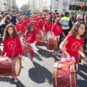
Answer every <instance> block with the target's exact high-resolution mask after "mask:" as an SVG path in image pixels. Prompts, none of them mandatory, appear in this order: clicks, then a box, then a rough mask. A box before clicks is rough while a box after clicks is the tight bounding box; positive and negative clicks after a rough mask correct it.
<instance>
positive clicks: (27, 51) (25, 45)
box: [22, 44, 32, 55]
mask: <svg viewBox="0 0 87 87" xmlns="http://www.w3.org/2000/svg"><path fill="white" fill-rule="evenodd" d="M22 49H23V55H25V54H27V53H29V52H30V51H31V50H32V47H31V46H30V45H29V44H23V46H22Z"/></svg>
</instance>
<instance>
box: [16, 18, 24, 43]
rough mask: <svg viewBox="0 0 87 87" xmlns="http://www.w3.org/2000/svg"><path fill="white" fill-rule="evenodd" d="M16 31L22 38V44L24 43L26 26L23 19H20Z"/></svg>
mask: <svg viewBox="0 0 87 87" xmlns="http://www.w3.org/2000/svg"><path fill="white" fill-rule="evenodd" d="M16 30H17V33H18V35H19V37H20V40H21V43H22V42H23V35H24V33H25V25H24V22H23V18H22V17H20V18H19V20H18V22H17V24H16Z"/></svg>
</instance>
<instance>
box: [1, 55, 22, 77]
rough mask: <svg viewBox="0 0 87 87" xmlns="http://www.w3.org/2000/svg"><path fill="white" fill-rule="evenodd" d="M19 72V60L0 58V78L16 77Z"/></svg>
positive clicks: (18, 58)
mask: <svg viewBox="0 0 87 87" xmlns="http://www.w3.org/2000/svg"><path fill="white" fill-rule="evenodd" d="M20 72H21V58H20V56H19V57H16V58H14V60H13V59H11V58H8V57H0V76H9V75H10V76H18V75H19V74H20Z"/></svg>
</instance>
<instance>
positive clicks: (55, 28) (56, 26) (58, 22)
mask: <svg viewBox="0 0 87 87" xmlns="http://www.w3.org/2000/svg"><path fill="white" fill-rule="evenodd" d="M61 33H62V34H63V37H65V34H64V33H63V30H62V25H61V19H60V18H57V19H56V22H55V23H54V25H53V27H52V34H54V35H55V36H56V37H58V42H59V40H60V34H61Z"/></svg>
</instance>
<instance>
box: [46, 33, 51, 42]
mask: <svg viewBox="0 0 87 87" xmlns="http://www.w3.org/2000/svg"><path fill="white" fill-rule="evenodd" d="M50 36H51V32H50V31H48V32H47V40H49V37H50Z"/></svg>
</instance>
